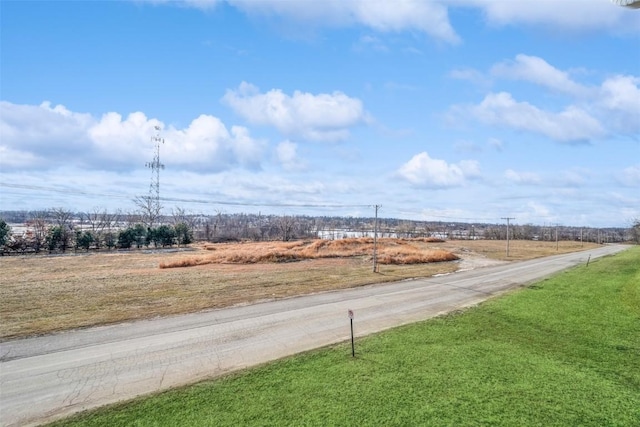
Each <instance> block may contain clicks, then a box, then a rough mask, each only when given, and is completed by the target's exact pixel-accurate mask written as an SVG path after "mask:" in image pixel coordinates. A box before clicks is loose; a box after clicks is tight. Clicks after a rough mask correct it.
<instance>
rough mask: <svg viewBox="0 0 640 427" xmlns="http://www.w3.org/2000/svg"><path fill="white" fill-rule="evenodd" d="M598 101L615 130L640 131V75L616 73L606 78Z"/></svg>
mask: <svg viewBox="0 0 640 427" xmlns="http://www.w3.org/2000/svg"><path fill="white" fill-rule="evenodd" d="M596 102H597V103H596V107H598V108H601V109H602V110H603V113H602V114H604V115H605V116H606V117H607V121H608V123H610V125H611V127H612V128H613V129H614V130H616V131H618V132H622V133H629V134H634V135H637V134H638V133H640V77H635V76H625V75H616V76H613V77H610V78H608V79H606V80H605V81H604V82H603V83H602V85H601V86H600V88H599V92H598V97H597V99H596Z"/></svg>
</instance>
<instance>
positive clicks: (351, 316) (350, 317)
mask: <svg viewBox="0 0 640 427" xmlns="http://www.w3.org/2000/svg"><path fill="white" fill-rule="evenodd" d="M349 322H351V357H356V347H355V344H354V342H353V310H349Z"/></svg>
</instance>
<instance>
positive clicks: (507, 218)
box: [500, 217, 515, 258]
mask: <svg viewBox="0 0 640 427" xmlns="http://www.w3.org/2000/svg"><path fill="white" fill-rule="evenodd" d="M500 219H506V220H507V258H508V257H509V220H511V219H515V218H509V217H503V218H500Z"/></svg>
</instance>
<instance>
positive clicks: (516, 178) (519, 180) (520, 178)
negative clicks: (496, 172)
mask: <svg viewBox="0 0 640 427" xmlns="http://www.w3.org/2000/svg"><path fill="white" fill-rule="evenodd" d="M504 177H505V178H507V179H508V180H509V181H513V182H515V183H516V184H526V185H538V184H540V183H541V182H542V180H541V179H540V176H539V175H538V174H536V173H534V172H516V171H514V170H513V169H507V170H506V171H505V172H504Z"/></svg>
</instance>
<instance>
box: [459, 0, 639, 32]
mask: <svg viewBox="0 0 640 427" xmlns="http://www.w3.org/2000/svg"><path fill="white" fill-rule="evenodd" d="M452 4H453V5H455V6H467V7H468V6H472V7H476V8H479V9H480V10H482V11H483V13H484V15H485V17H486V19H487V21H488V22H489V23H490V24H491V25H496V26H506V25H522V24H524V25H530V26H544V27H549V28H554V29H564V30H570V31H593V30H603V29H604V30H612V31H616V32H620V33H624V32H628V33H631V32H635V33H637V32H638V28H640V25H638V24H640V16H638V14H634V13H629V10H625V9H624V8H622V7H618V6H615V5H613V4H611V2H608V1H601V0H581V1H532V2H522V1H494V0H454V1H453V2H452Z"/></svg>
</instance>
